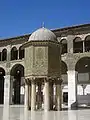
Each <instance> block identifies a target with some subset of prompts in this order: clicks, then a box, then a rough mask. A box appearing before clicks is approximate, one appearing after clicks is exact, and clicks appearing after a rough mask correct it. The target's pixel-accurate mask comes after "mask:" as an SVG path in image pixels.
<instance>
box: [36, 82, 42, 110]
mask: <svg viewBox="0 0 90 120" xmlns="http://www.w3.org/2000/svg"><path fill="white" fill-rule="evenodd" d="M40 82H41V81H40ZM40 82H39V83H38V94H37V98H38V101H37V102H38V109H41V108H42V99H41V98H42V91H41V83H40Z"/></svg>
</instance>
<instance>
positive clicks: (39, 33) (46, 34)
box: [29, 27, 57, 41]
mask: <svg viewBox="0 0 90 120" xmlns="http://www.w3.org/2000/svg"><path fill="white" fill-rule="evenodd" d="M43 40H45V41H46V40H52V41H56V40H57V38H56V35H55V34H54V33H53V32H52V31H50V30H48V29H46V28H44V27H42V28H40V29H38V30H36V31H35V32H33V33H32V34H31V36H30V37H29V41H43Z"/></svg>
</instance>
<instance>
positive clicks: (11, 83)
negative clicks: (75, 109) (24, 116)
mask: <svg viewBox="0 0 90 120" xmlns="http://www.w3.org/2000/svg"><path fill="white" fill-rule="evenodd" d="M13 80H14V76H11V77H10V105H12V104H13V101H12V99H13V98H12V97H13Z"/></svg>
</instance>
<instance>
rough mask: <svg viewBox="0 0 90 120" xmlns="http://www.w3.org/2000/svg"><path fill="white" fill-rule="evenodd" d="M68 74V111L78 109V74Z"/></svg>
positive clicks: (72, 72) (73, 71) (70, 72)
mask: <svg viewBox="0 0 90 120" xmlns="http://www.w3.org/2000/svg"><path fill="white" fill-rule="evenodd" d="M67 74H68V109H72V108H76V107H77V72H76V71H75V70H70V71H68V72H67Z"/></svg>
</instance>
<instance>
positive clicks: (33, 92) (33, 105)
mask: <svg viewBox="0 0 90 120" xmlns="http://www.w3.org/2000/svg"><path fill="white" fill-rule="evenodd" d="M35 109H36V84H35V81H33V80H32V81H31V111H35Z"/></svg>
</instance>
